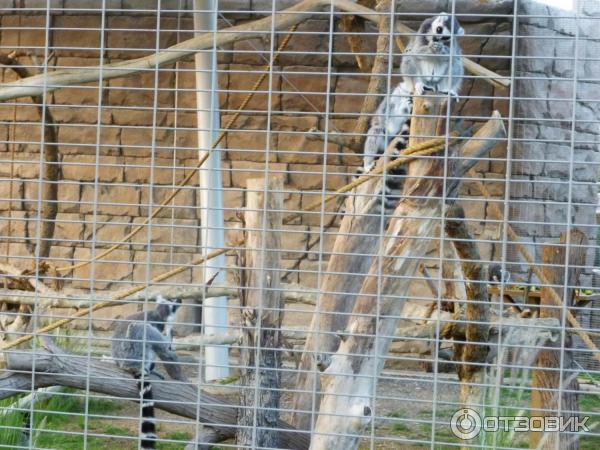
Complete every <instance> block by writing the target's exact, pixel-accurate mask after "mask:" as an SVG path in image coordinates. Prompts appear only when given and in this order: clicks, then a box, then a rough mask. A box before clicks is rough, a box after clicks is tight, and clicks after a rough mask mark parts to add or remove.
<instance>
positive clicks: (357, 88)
mask: <svg viewBox="0 0 600 450" xmlns="http://www.w3.org/2000/svg"><path fill="white" fill-rule="evenodd" d="M369 77H370V75H369V74H363V73H353V74H351V75H350V74H347V75H344V76H340V77H338V81H337V84H336V86H335V93H334V94H332V100H333V111H334V112H335V113H337V114H349V113H350V114H358V113H360V110H361V108H362V104H363V100H364V94H365V93H366V92H367V88H368V86H369ZM380 98H381V100H383V98H384V97H383V96H381V97H380ZM381 100H380V101H381ZM354 120H356V119H354Z"/></svg>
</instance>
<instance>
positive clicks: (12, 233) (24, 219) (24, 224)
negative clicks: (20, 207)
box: [0, 211, 29, 255]
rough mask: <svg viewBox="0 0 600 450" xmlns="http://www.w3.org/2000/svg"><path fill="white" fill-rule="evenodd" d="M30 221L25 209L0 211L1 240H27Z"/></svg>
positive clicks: (12, 241)
mask: <svg viewBox="0 0 600 450" xmlns="http://www.w3.org/2000/svg"><path fill="white" fill-rule="evenodd" d="M28 223H29V219H28V216H27V214H26V213H25V212H24V211H12V212H9V211H3V212H2V213H0V241H4V242H9V241H10V242H11V243H14V242H21V243H22V242H25V241H26V239H28V238H29V236H28V233H27V228H28ZM0 255H2V253H0Z"/></svg>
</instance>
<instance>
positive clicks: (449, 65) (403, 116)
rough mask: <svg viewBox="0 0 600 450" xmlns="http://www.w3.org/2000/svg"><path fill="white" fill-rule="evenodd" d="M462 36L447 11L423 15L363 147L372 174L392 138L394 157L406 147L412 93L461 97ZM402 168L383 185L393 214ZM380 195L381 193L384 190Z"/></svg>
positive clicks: (364, 170) (366, 168)
mask: <svg viewBox="0 0 600 450" xmlns="http://www.w3.org/2000/svg"><path fill="white" fill-rule="evenodd" d="M463 34H464V30H463V28H462V27H461V26H460V24H459V23H458V21H457V20H456V19H455V18H454V19H453V18H452V17H451V16H450V15H448V14H446V13H442V14H440V15H438V16H435V17H430V18H428V19H425V20H424V21H423V23H422V24H421V26H420V27H419V30H418V33H417V34H416V35H415V36H414V37H413V38H412V39H411V40H410V43H409V44H408V46H407V47H406V51H405V53H404V55H403V58H402V64H401V73H402V82H400V84H398V86H396V88H395V89H394V90H393V92H392V93H391V94H390V95H389V96H388V97H386V98H385V99H384V100H383V101H382V102H381V104H380V105H379V107H378V108H377V110H376V112H375V115H374V117H373V119H372V120H371V124H370V128H369V131H368V133H367V138H366V141H365V145H364V149H363V167H362V168H360V169H359V173H368V172H370V171H371V170H372V169H373V168H374V167H375V163H376V162H377V160H378V159H379V158H380V157H381V156H382V155H383V154H384V152H385V150H386V148H387V147H388V145H389V143H390V142H391V141H392V139H394V138H396V137H398V139H397V143H396V146H395V148H394V149H393V151H392V153H391V160H393V159H395V158H397V157H398V155H399V154H400V152H401V151H402V150H404V149H405V148H406V147H407V145H408V137H409V133H410V117H411V114H412V97H413V95H423V94H425V93H427V91H431V94H437V93H443V94H449V95H451V96H452V97H453V98H457V97H458V91H459V90H460V86H461V84H462V79H463V75H464V68H463V63H462V57H461V49H460V46H459V44H458V41H457V39H456V38H455V37H456V36H460V35H463ZM405 175H406V169H405V167H404V166H401V167H398V168H396V169H393V170H391V171H390V172H388V174H387V175H386V178H385V181H386V182H385V186H384V187H383V191H384V192H383V199H384V200H383V206H384V208H385V212H386V214H389V213H391V212H393V210H394V209H395V207H396V204H397V202H398V200H399V198H400V194H401V192H402V184H403V180H404V176H405ZM380 193H381V192H380Z"/></svg>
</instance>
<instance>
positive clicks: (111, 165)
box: [61, 155, 123, 183]
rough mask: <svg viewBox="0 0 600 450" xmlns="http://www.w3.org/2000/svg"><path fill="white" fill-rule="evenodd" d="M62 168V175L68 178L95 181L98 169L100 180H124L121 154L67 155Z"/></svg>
mask: <svg viewBox="0 0 600 450" xmlns="http://www.w3.org/2000/svg"><path fill="white" fill-rule="evenodd" d="M61 168H62V177H63V178H64V179H66V180H74V181H94V180H96V170H97V172H98V181H100V182H105V183H106V182H108V183H114V182H119V181H123V157H121V156H102V157H101V158H99V159H98V158H96V156H92V155H80V156H78V155H65V156H63V159H62V163H61Z"/></svg>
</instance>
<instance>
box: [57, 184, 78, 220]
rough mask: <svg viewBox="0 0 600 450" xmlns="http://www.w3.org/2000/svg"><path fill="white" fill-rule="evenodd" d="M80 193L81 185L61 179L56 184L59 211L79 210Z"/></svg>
mask: <svg viewBox="0 0 600 450" xmlns="http://www.w3.org/2000/svg"><path fill="white" fill-rule="evenodd" d="M80 194H81V185H80V184H79V183H72V182H68V181H61V183H60V184H59V185H58V192H57V194H56V197H57V199H58V212H59V213H75V212H79V196H80Z"/></svg>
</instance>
